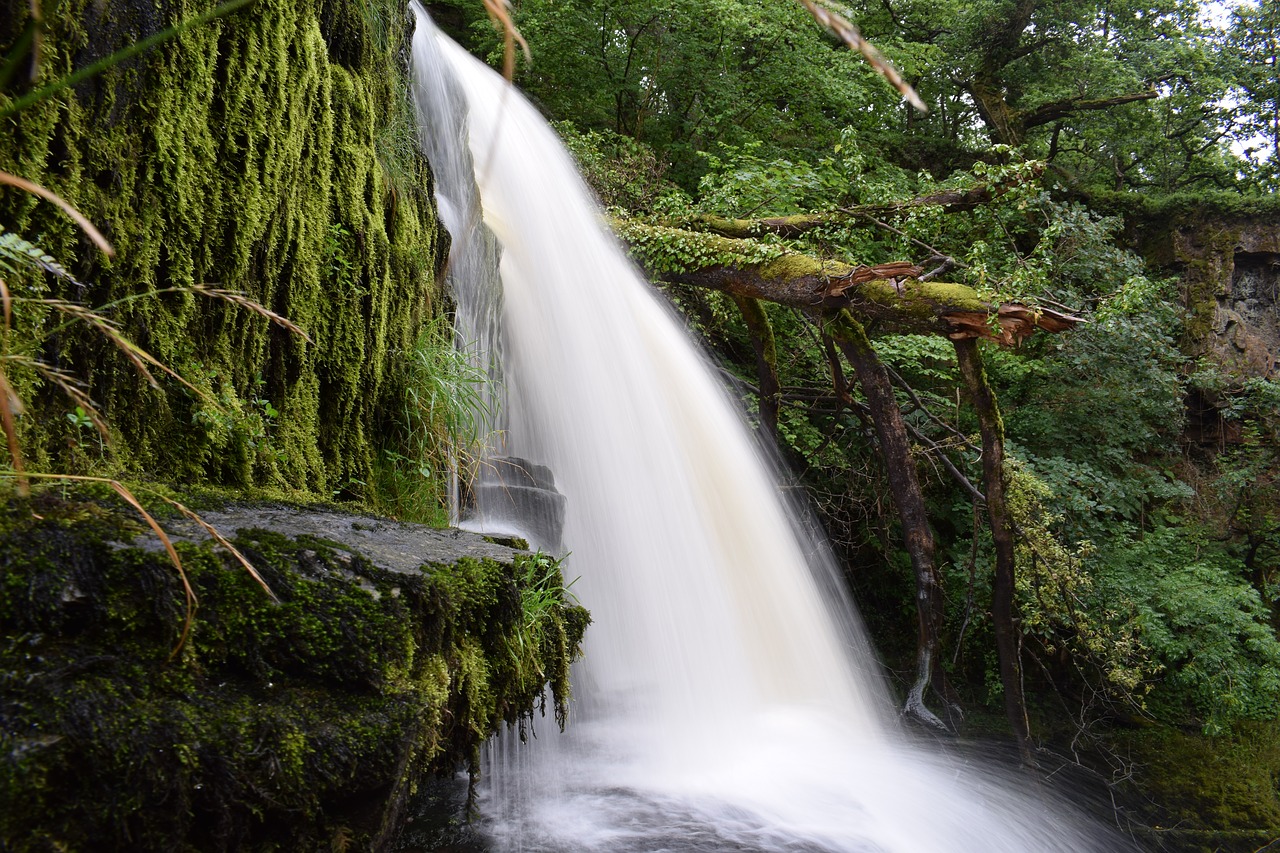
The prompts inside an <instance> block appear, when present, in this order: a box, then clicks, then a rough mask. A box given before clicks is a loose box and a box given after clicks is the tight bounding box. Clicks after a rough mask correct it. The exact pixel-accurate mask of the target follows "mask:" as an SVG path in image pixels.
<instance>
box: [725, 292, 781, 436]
mask: <svg viewBox="0 0 1280 853" xmlns="http://www.w3.org/2000/svg"><path fill="white" fill-rule="evenodd" d="M733 301H734V302H736V303H737V305H738V310H739V311H740V312H741V313H742V319H743V320H744V321H745V322H746V324H747V331H748V332H750V337H751V348H752V349H753V350H755V354H756V376H757V378H758V381H759V385H760V430H761V431H762V432H763V433H765V434H766V435H767V436H768V437H769V440H770V441H771V442H773V443H774V445H775V446H776V445H777V443H778V405H779V403H780V402H781V399H782V386H781V384H780V383H779V382H778V349H777V345H776V344H775V342H774V338H773V326H772V325H770V323H769V316H768V315H767V314H765V312H764V306H763V305H761V304H760V301H759V300H758V299H751V298H749V297H745V296H735V297H734V298H733Z"/></svg>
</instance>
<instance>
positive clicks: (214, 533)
mask: <svg viewBox="0 0 1280 853" xmlns="http://www.w3.org/2000/svg"><path fill="white" fill-rule="evenodd" d="M161 497H162V499H163V500H164V501H166V502H167V503H169V504H171V505H173V506H174V507H175V508H177V510H178V512H180V513H182V514H183V515H185V516H186V517H187V518H189V519H191V520H192V521H194V522H195V523H196V524H198V525H200V527H201V528H202V529H203V530H204V532H205V533H208V534H209V535H210V536H211V537H213V541H215V542H217V543H218V544H219V545H221V546H222V547H223V548H226V549H227V551H228V552H229V553H230V554H231V556H232V557H235V558H236V561H237V562H238V563H240V565H242V566H244V570H245V571H246V572H248V573H249V574H250V575H251V576H252V577H253V579H254V580H256V581H257V582H258V584H259V586H261V587H262V589H263V590H264V591H265V592H266V593H267V595H269V596H271V600H272V601H279V600H280V599H279V598H277V597H276V594H275V593H274V592H272V591H271V587H269V586H267V582H266V581H265V580H263V579H262V575H260V574H258V570H257V569H255V568H254V567H253V564H252V563H250V562H249V560H248V559H247V558H246V557H245V556H244V554H241V553H240V551H239V550H238V549H237V548H236V546H234V545H232V544H231V543H230V542H229V541H227V538H226V537H225V536H223V535H222V534H221V533H220V532H219V531H218V528H216V527H214V526H213V525H212V524H210V523H209V522H207V521H205V520H204V519H203V518H201V517H200V516H198V515H196V514H195V513H194V512H193V511H191V510H189V509H187V508H186V507H185V506H183V505H182V504H180V503H178V502H177V501H175V500H174V499H173V498H166V497H164V496H163V495H162V496H161Z"/></svg>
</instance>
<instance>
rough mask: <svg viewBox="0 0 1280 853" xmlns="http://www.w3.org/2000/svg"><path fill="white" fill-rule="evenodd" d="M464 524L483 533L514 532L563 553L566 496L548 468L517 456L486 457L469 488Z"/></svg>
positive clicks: (538, 544)
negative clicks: (475, 479)
mask: <svg viewBox="0 0 1280 853" xmlns="http://www.w3.org/2000/svg"><path fill="white" fill-rule="evenodd" d="M471 492H472V494H471V506H470V507H469V508H468V509H467V511H466V512H465V514H464V516H463V519H464V524H465V525H466V526H467V527H469V528H471V529H473V530H481V531H484V532H494V533H509V532H516V533H519V534H521V535H523V536H527V537H528V538H529V539H530V540H531V541H532V542H533V543H534V545H536V546H537V547H538V548H541V549H542V550H543V551H546V552H548V553H552V554H560V553H562V550H563V549H562V547H561V544H560V535H561V533H562V532H563V531H564V517H565V504H566V499H565V496H564V495H562V494H560V492H558V491H557V490H556V481H555V476H554V475H553V474H552V473H551V469H550V468H548V467H547V466H545V465H539V464H537V463H535V462H531V461H530V460H528V459H522V458H520V457H518V456H499V457H495V458H493V459H488V460H485V462H484V463H483V466H482V468H481V471H480V473H479V476H478V478H477V482H476V483H475V485H473V486H472V489H471Z"/></svg>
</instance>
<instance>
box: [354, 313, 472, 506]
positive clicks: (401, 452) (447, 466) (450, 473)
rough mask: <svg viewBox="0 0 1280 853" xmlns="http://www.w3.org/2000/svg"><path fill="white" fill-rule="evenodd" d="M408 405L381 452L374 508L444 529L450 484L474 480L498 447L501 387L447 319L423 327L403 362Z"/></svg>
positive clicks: (372, 494) (438, 319)
mask: <svg viewBox="0 0 1280 853" xmlns="http://www.w3.org/2000/svg"><path fill="white" fill-rule="evenodd" d="M402 359H403V369H404V370H405V373H406V376H405V401H404V408H403V409H402V412H401V416H400V419H399V423H398V427H399V430H400V432H399V434H398V435H396V436H395V437H394V439H393V441H391V442H389V443H388V444H387V445H385V446H384V447H383V449H382V459H381V460H380V464H379V465H377V466H376V468H375V473H374V478H375V479H374V488H373V489H372V491H371V492H370V493H369V500H370V503H371V504H372V505H373V506H374V507H375V508H377V509H378V510H379V511H382V512H386V513H388V514H391V515H394V516H396V517H398V518H403V519H406V520H410V521H421V522H424V523H427V524H434V525H436V526H438V527H444V526H446V525H448V523H449V501H450V496H449V484H450V483H451V482H452V480H453V478H454V476H456V475H457V474H458V473H459V472H461V473H462V474H463V475H465V476H470V475H471V474H473V473H474V468H475V466H476V465H477V464H479V460H480V457H481V455H482V451H483V450H484V449H485V448H486V447H488V446H489V445H491V444H492V443H493V441H494V429H495V419H496V418H495V416H496V411H495V409H494V403H493V401H494V399H495V398H496V395H497V389H496V388H495V387H494V380H493V379H492V378H491V377H490V375H489V373H488V372H487V371H486V369H485V368H483V367H481V366H480V365H479V363H478V357H477V355H476V353H474V352H473V351H472V348H470V347H467V346H460V345H459V344H458V343H457V342H456V341H455V336H454V332H453V329H452V327H451V325H450V324H449V322H448V321H447V320H446V319H445V318H437V319H435V320H433V321H432V322H430V323H428V324H427V325H425V326H424V327H423V328H422V331H421V332H420V333H419V335H418V340H417V342H416V344H415V346H414V348H413V349H412V350H411V351H409V352H407V353H404V354H403V355H402Z"/></svg>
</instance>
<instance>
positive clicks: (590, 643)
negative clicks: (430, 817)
mask: <svg viewBox="0 0 1280 853" xmlns="http://www.w3.org/2000/svg"><path fill="white" fill-rule="evenodd" d="M414 10H415V13H416V14H417V17H418V27H417V31H416V34H415V37H414V42H413V52H414V67H415V97H416V100H417V103H418V109H419V117H420V121H421V122H422V136H423V138H424V140H425V141H424V146H425V150H426V151H427V153H428V156H429V157H430V158H431V162H432V166H433V171H434V173H435V175H436V180H437V195H438V197H439V198H440V199H441V204H442V207H444V206H448V207H449V208H451V213H450V219H449V220H448V221H447V222H446V224H447V225H448V227H449V228H450V231H451V233H453V235H454V240H455V254H457V253H458V252H460V251H465V250H464V249H459V248H458V247H459V246H463V247H465V246H467V245H469V244H470V243H471V241H476V242H478V243H479V244H481V245H487V244H485V242H484V241H485V238H484V237H483V234H484V230H483V229H482V228H481V227H480V222H479V220H480V218H481V216H482V218H483V225H484V226H486V227H487V229H488V230H489V231H490V232H491V233H492V235H493V236H494V237H495V238H496V240H497V242H498V244H500V246H501V250H500V257H501V260H500V262H499V264H498V271H499V273H500V277H501V284H500V287H501V297H500V298H498V297H497V296H496V295H495V291H494V289H493V286H492V285H491V284H488V283H486V282H488V281H489V279H487V278H486V277H485V276H484V275H483V274H480V275H477V276H476V278H477V281H476V282H472V281H471V280H469V276H470V275H471V273H466V274H464V272H463V269H462V265H461V264H458V263H456V262H455V261H452V260H451V274H450V281H451V283H452V286H453V287H454V289H455V296H456V299H457V301H458V304H459V314H460V316H462V317H464V318H468V319H466V320H465V323H468V324H470V325H469V326H466V327H465V329H464V331H463V332H462V333H461V334H462V335H463V336H464V337H466V338H467V339H468V340H479V341H481V345H480V349H481V350H482V351H484V352H487V353H500V355H501V374H502V377H503V399H502V400H501V401H500V406H501V408H502V411H503V418H504V431H503V434H504V436H505V441H506V446H505V447H504V448H502V450H501V452H502V454H503V455H504V456H514V457H517V458H519V459H522V460H528V462H529V464H531V465H543V466H547V467H549V469H550V472H551V474H552V475H553V476H554V479H555V485H556V488H557V489H558V490H559V492H561V493H562V494H563V495H564V496H565V498H566V502H565V505H564V508H563V509H564V526H563V536H562V544H563V549H564V550H565V551H566V552H568V553H569V554H570V556H569V558H568V559H567V561H566V563H565V572H566V575H567V576H568V577H571V578H572V577H574V576H575V575H581V578H580V580H579V581H578V582H577V584H576V585H575V586H574V592H575V593H576V594H577V596H578V598H579V599H580V601H581V602H582V604H583V605H584V606H585V607H587V608H588V609H589V610H590V611H591V613H592V617H593V619H594V622H593V624H592V626H591V627H590V629H589V630H588V633H587V640H586V644H585V654H584V658H583V660H582V661H581V662H580V663H579V664H578V665H577V666H576V667H575V669H574V673H573V685H574V692H575V696H576V698H575V700H574V702H573V704H572V708H571V718H570V722H569V727H568V730H567V731H566V732H565V733H564V734H563V735H561V734H559V733H558V732H555V731H553V730H552V729H553V727H552V726H550V725H546V726H543V727H541V729H540V730H539V732H538V737H537V738H534V739H531V740H530V741H529V742H528V743H524V744H521V743H519V742H518V741H516V740H515V739H514V738H512V739H499V740H496V741H495V742H494V743H492V744H491V745H490V747H489V760H488V765H487V767H486V781H485V785H486V787H485V793H484V807H485V811H486V816H487V820H488V822H489V824H488V825H489V828H490V831H491V833H492V836H493V839H494V841H493V843H494V846H495V848H496V849H501V850H547V851H573V850H583V851H586V850H598V849H608V850H610V851H620V850H636V851H641V850H643V851H658V850H672V851H694V850H707V851H713V850H714V851H726V850H730V851H731V850H741V851H797V853H802V851H803V853H810V851H837V850H838V851H895V852H896V851H903V853H907V851H909V852H910V853H918V852H919V851H948V850H952V851H994V850H1006V851H1032V850H1035V851H1039V850H1045V851H1049V850H1060V851H1082V850H1090V849H1099V850H1102V849H1105V850H1115V849H1116V845H1115V843H1114V841H1113V840H1112V841H1108V842H1106V843H1102V842H1095V841H1093V840H1091V837H1090V831H1089V830H1087V829H1083V828H1080V827H1078V826H1076V825H1074V824H1073V823H1071V822H1070V821H1068V820H1066V819H1065V818H1060V817H1056V816H1055V815H1054V813H1053V812H1052V811H1049V810H1047V809H1046V808H1045V806H1044V804H1043V803H1040V802H1037V801H1036V800H1035V799H1034V798H1033V797H1028V796H1025V795H1022V794H1015V793H1014V792H1013V790H1012V788H1008V787H1003V786H1000V785H997V784H995V783H993V782H992V781H989V780H988V778H987V777H985V776H983V775H982V774H980V773H977V772H971V771H968V770H963V769H961V768H958V767H954V766H951V765H950V764H948V763H946V762H944V761H943V760H941V759H939V758H936V757H931V756H930V755H929V754H928V753H926V752H924V751H921V750H918V749H913V748H911V747H909V746H908V745H907V743H906V741H905V739H904V738H903V737H902V735H901V734H900V733H899V732H898V731H897V728H896V725H895V724H894V722H893V720H892V714H891V708H890V704H889V701H888V699H887V693H886V691H885V689H884V686H883V685H882V683H881V678H880V676H879V674H878V669H877V665H876V663H875V661H874V657H873V655H872V654H871V652H870V650H869V648H868V647H867V644H866V643H865V641H864V640H863V639H862V633H861V630H860V629H859V627H858V625H857V622H856V616H855V615H854V611H853V608H852V606H851V604H850V603H849V602H848V600H847V599H846V598H845V597H844V596H843V595H842V593H841V592H840V587H839V584H838V582H837V581H836V579H835V573H834V571H833V570H832V562H831V557H830V555H829V553H828V551H827V548H826V546H825V544H824V543H821V542H815V541H812V539H811V538H809V537H807V536H806V535H804V534H803V533H802V531H801V526H800V525H799V524H798V523H797V521H796V520H795V519H794V518H793V516H792V515H791V514H790V513H789V512H788V508H787V502H786V501H785V499H784V498H783V496H782V495H781V494H780V493H779V487H778V485H777V482H776V481H775V479H774V478H773V477H772V475H771V468H770V465H769V464H768V462H767V460H765V459H764V458H763V457H762V455H761V453H760V452H759V449H758V447H757V446H756V443H755V441H754V440H753V438H752V436H751V434H750V431H749V429H748V428H747V426H746V424H745V422H744V420H743V418H742V417H741V415H740V413H739V411H738V409H737V407H736V405H735V404H734V402H733V401H732V400H731V399H730V398H729V397H728V395H727V394H726V392H725V390H724V389H723V387H722V386H721V384H720V383H719V382H718V381H717V379H716V378H715V375H714V371H713V370H712V369H711V367H710V366H709V364H708V363H707V362H706V361H705V359H704V358H703V357H702V355H701V354H700V353H699V352H698V350H697V348H696V347H695V346H694V345H693V343H692V342H691V340H690V339H689V336H688V335H687V334H686V333H685V331H684V329H683V328H682V327H681V325H680V323H679V321H678V319H677V318H675V317H674V316H673V315H672V313H671V312H670V311H669V310H668V308H667V307H666V306H665V305H664V304H663V303H662V302H661V301H660V300H659V299H658V298H657V297H656V296H655V294H654V292H653V290H652V288H651V287H650V286H649V284H648V283H647V282H646V281H645V280H644V279H643V278H642V277H641V276H640V275H639V274H638V273H637V272H636V270H635V269H634V268H633V266H632V265H631V264H630V262H629V261H628V260H627V259H626V257H625V255H624V253H623V252H622V251H621V249H620V247H619V245H618V244H617V241H616V240H615V239H614V238H613V237H612V236H611V235H610V234H609V233H608V232H607V230H606V229H605V228H604V227H603V226H602V224H601V221H600V212H599V210H598V209H597V208H596V206H595V204H594V203H593V201H592V199H591V195H590V193H589V191H588V190H587V188H586V186H585V185H584V184H583V182H582V180H581V178H580V176H579V175H578V172H577V170H576V168H575V166H574V164H573V162H572V161H571V159H570V158H569V155H568V154H567V152H566V151H565V150H564V148H563V147H562V146H561V145H560V143H559V141H558V139H557V138H556V137H555V134H554V133H553V132H552V131H551V129H550V128H549V127H548V126H547V124H546V123H545V122H544V121H543V120H542V118H541V117H540V116H539V115H538V114H537V112H536V110H535V109H534V108H533V107H532V106H531V105H530V104H529V103H528V102H527V101H526V100H525V99H524V98H523V97H522V96H521V95H519V94H518V93H517V92H516V91H515V90H513V89H512V88H511V87H510V86H508V85H507V84H506V83H505V82H504V81H503V80H502V78H501V77H500V76H498V75H497V74H495V73H494V72H493V71H492V70H490V69H488V68H487V67H485V66H484V65H483V64H481V63H480V62H478V61H476V60H475V59H473V58H472V57H470V56H469V55H467V53H466V52H465V51H463V50H462V49H461V48H460V47H458V46H457V45H456V44H454V43H453V42H451V41H450V40H449V39H447V38H446V37H445V36H443V35H442V34H440V33H439V32H438V31H437V30H436V29H435V27H434V25H433V24H432V23H431V21H430V19H429V18H428V17H427V15H426V13H425V12H423V11H422V10H421V8H420V7H418V6H417V4H416V3H415V4H414ZM477 187H478V191H479V195H478V200H479V201H478V205H479V206H477V207H473V208H471V210H472V212H471V213H464V214H463V215H457V214H456V211H457V210H458V209H464V208H465V207H466V205H467V204H470V203H471V202H466V201H459V200H460V199H464V200H465V199H475V198H476V197H475V196H474V192H475V190H476V188H477ZM455 223H457V225H456V227H458V228H459V229H460V230H459V231H453V228H454V227H455ZM477 234H479V235H481V236H479V237H477V236H476V235H477ZM477 254H479V255H485V252H478V253H477ZM485 256H486V257H487V258H488V263H489V265H490V266H492V261H493V260H494V259H495V257H496V255H495V254H494V252H492V251H489V252H488V254H487V255H485ZM481 266H483V264H481ZM494 312H496V314H495V313H494ZM460 325H461V324H460ZM483 511H484V508H483V506H482V507H481V513H482V514H483ZM509 521H510V520H509ZM535 538H536V537H535ZM539 544H543V545H544V546H545V547H554V545H555V544H558V543H546V542H543V543H539Z"/></svg>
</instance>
